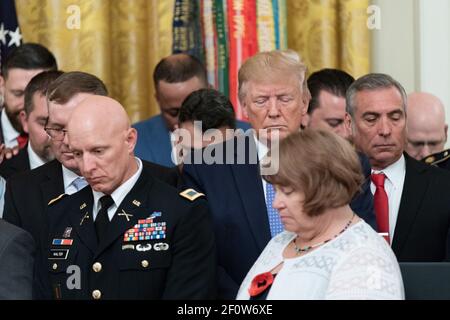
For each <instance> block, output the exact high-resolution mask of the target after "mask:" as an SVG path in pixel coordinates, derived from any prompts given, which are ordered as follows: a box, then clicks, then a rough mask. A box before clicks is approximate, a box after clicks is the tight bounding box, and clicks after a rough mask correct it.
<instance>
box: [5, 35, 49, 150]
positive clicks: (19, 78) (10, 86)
mask: <svg viewBox="0 0 450 320" xmlns="http://www.w3.org/2000/svg"><path fill="white" fill-rule="evenodd" d="M56 69H57V65H56V59H55V57H54V56H53V54H52V53H51V52H50V51H48V49H47V48H45V47H43V46H42V45H40V44H37V43H25V44H23V45H21V46H19V47H17V48H14V49H13V50H12V51H11V52H10V53H9V54H8V56H7V58H6V60H5V61H4V62H3V61H2V69H1V75H0V95H2V96H3V97H4V101H3V109H2V111H1V116H0V129H1V130H0V143H4V144H5V146H6V147H7V148H13V147H15V146H18V145H19V146H20V148H22V147H23V146H24V145H25V143H26V134H25V132H24V131H23V127H22V123H21V121H20V112H21V111H22V110H23V108H24V92H25V87H26V86H27V84H28V82H30V80H31V79H32V78H33V77H34V76H35V75H37V74H38V73H41V72H42V71H45V70H56Z"/></svg>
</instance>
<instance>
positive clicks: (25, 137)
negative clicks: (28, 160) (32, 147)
mask: <svg viewBox="0 0 450 320" xmlns="http://www.w3.org/2000/svg"><path fill="white" fill-rule="evenodd" d="M27 142H28V135H27V134H26V133H22V134H21V135H20V136H18V137H17V143H18V144H19V149H22V148H23V147H25V145H26V144H27Z"/></svg>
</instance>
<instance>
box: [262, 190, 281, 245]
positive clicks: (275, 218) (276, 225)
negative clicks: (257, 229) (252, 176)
mask: <svg viewBox="0 0 450 320" xmlns="http://www.w3.org/2000/svg"><path fill="white" fill-rule="evenodd" d="M274 199H275V190H274V188H273V186H272V184H270V183H268V182H267V183H266V208H267V215H268V216H269V226H270V234H271V235H272V238H273V237H274V236H276V235H277V234H279V233H280V232H282V231H283V229H284V226H283V223H282V222H281V219H280V215H279V214H278V210H277V209H274V208H273V207H272V204H273V200H274Z"/></svg>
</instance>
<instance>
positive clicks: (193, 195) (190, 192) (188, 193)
mask: <svg viewBox="0 0 450 320" xmlns="http://www.w3.org/2000/svg"><path fill="white" fill-rule="evenodd" d="M180 196H182V197H184V198H186V199H188V200H190V201H194V200H195V199H197V198H199V197H204V196H205V195H204V194H203V193H200V192H197V191H195V190H194V189H186V190H184V191H182V192H180Z"/></svg>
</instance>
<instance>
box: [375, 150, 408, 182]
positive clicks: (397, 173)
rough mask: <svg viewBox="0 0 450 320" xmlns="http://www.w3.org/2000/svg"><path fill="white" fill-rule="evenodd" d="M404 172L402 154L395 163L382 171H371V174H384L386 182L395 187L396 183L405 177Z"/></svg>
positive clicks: (404, 163) (404, 164) (403, 157)
mask: <svg viewBox="0 0 450 320" xmlns="http://www.w3.org/2000/svg"><path fill="white" fill-rule="evenodd" d="M405 170H406V162H405V156H404V155H403V154H402V155H401V157H400V158H399V159H398V160H397V161H395V162H394V163H393V164H391V165H389V166H387V167H386V168H384V169H383V170H373V169H372V172H373V173H380V172H382V173H384V174H385V175H386V177H387V178H388V180H389V181H390V182H391V183H392V184H393V185H394V186H395V187H397V186H396V183H397V182H398V181H401V179H402V178H403V177H404V175H405Z"/></svg>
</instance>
